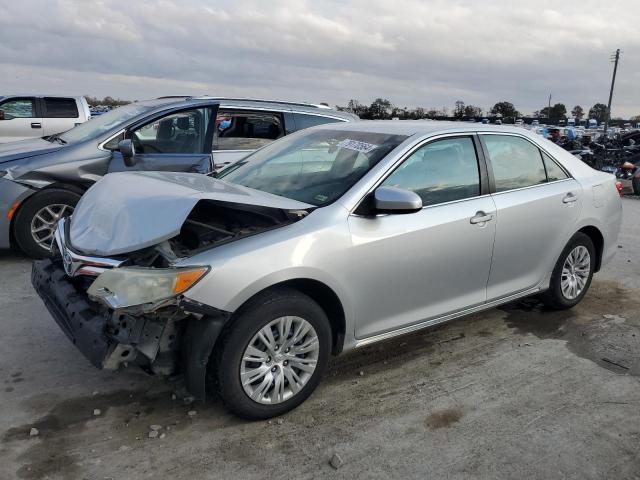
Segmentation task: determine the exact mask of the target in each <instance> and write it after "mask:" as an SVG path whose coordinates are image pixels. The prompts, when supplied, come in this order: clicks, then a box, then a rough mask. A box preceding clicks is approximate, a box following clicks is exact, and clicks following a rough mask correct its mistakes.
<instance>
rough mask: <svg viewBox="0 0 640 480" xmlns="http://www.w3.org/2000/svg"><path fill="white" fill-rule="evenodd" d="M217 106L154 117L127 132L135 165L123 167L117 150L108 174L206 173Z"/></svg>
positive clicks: (209, 165)
mask: <svg viewBox="0 0 640 480" xmlns="http://www.w3.org/2000/svg"><path fill="white" fill-rule="evenodd" d="M215 111H216V106H215V105H214V106H205V107H202V106H200V107H197V108H191V109H186V110H181V111H178V112H175V111H174V112H171V113H169V114H166V115H165V116H162V117H159V118H155V119H154V120H152V121H150V122H147V123H145V124H143V125H140V126H137V127H134V128H132V129H131V130H129V131H128V132H127V133H126V136H127V138H131V141H132V142H133V146H134V148H135V151H136V154H135V165H133V166H132V167H128V166H126V165H125V163H124V160H123V158H122V155H121V154H120V152H118V151H117V150H116V151H114V152H113V156H112V158H111V161H110V163H109V172H119V171H126V170H152V171H153V170H164V171H173V172H195V173H209V172H211V171H212V164H211V138H212V136H213V122H212V118H215V117H214V115H215Z"/></svg>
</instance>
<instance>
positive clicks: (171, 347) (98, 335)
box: [31, 259, 185, 375]
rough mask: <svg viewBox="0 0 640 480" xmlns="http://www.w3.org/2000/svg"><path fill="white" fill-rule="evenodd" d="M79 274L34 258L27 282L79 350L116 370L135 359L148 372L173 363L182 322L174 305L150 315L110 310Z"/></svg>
mask: <svg viewBox="0 0 640 480" xmlns="http://www.w3.org/2000/svg"><path fill="white" fill-rule="evenodd" d="M82 281H83V279H81V278H80V279H79V278H74V279H71V278H69V277H68V276H67V274H66V273H65V271H64V268H63V267H62V265H61V264H60V262H59V261H56V260H50V259H45V260H38V261H35V262H33V267H32V270H31V283H32V284H33V287H34V288H35V290H36V292H37V293H38V295H40V297H41V298H42V300H43V301H44V304H45V306H46V307H47V309H48V310H49V313H51V315H52V316H53V318H54V319H55V321H56V323H57V324H58V325H59V326H60V328H61V329H62V331H63V332H64V333H65V334H66V335H67V337H69V339H70V340H71V342H72V343H73V344H74V345H75V346H76V347H77V348H78V350H80V352H81V353H82V354H83V355H84V356H85V357H86V358H87V359H88V360H89V361H90V362H91V363H92V364H93V365H94V366H96V367H98V368H100V369H106V370H117V369H118V368H120V367H121V366H123V365H125V364H128V363H133V362H135V363H137V364H138V365H140V366H141V367H143V368H145V369H146V370H148V371H149V372H150V373H155V374H165V375H169V374H172V373H174V372H175V370H176V368H177V364H178V362H177V358H178V351H179V350H180V337H181V330H180V328H179V327H180V325H179V324H180V323H181V322H175V321H173V320H177V319H181V318H184V316H185V314H184V313H183V312H181V311H178V310H177V308H173V309H168V310H167V311H165V312H162V313H158V312H154V313H153V314H149V315H131V314H129V313H127V312H124V311H118V310H110V309H107V308H105V307H102V306H98V304H96V303H93V302H91V301H90V300H89V298H88V296H87V294H86V292H85V291H84V286H81V287H78V286H77V285H78V284H80V283H81V282H82Z"/></svg>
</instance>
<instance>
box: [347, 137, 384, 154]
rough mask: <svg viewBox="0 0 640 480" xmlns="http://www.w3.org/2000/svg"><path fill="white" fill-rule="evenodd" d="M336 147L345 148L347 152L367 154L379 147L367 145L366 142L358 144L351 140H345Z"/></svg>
mask: <svg viewBox="0 0 640 480" xmlns="http://www.w3.org/2000/svg"><path fill="white" fill-rule="evenodd" d="M338 147H340V148H347V149H349V150H355V151H356V152H362V153H369V152H371V151H373V150H375V149H376V148H378V147H379V145H374V144H373V143H367V142H359V141H358V140H351V139H349V138H345V139H344V140H342V141H341V142H340V143H338Z"/></svg>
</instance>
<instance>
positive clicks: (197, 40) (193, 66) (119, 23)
mask: <svg viewBox="0 0 640 480" xmlns="http://www.w3.org/2000/svg"><path fill="white" fill-rule="evenodd" d="M639 26H640V1H638V0H625V1H622V0H620V1H609V2H605V1H602V0H595V1H591V0H579V1H571V0H563V1H555V2H535V1H527V2H521V1H518V2H514V1H511V0H505V1H498V0H496V1H484V2H478V1H476V0H468V1H458V0H442V1H441V0H432V1H427V0H384V1H382V0H345V1H337V0H322V1H321V0H315V1H304V0H268V1H262V0H247V1H242V0H235V1H226V0H222V1H215V0H208V1H205V0H203V1H199V0H161V1H160V0H156V1H152V0H139V1H138V0H104V1H95V0H93V1H92V0H81V1H72V0H59V1H55V0H13V1H11V0H9V1H4V2H2V4H0V72H2V73H1V75H0V95H1V94H8V93H22V92H29V93H55V94H88V95H93V96H100V97H102V96H105V95H111V96H115V97H120V98H124V99H130V100H132V99H145V98H151V97H156V96H160V95H168V94H195V95H197V94H205V93H206V94H211V95H220V96H236V95H237V96H251V97H260V98H277V99H286V100H295V101H309V102H314V103H317V102H328V103H330V104H331V105H335V104H338V105H344V104H346V103H347V102H348V100H349V99H351V98H355V99H358V100H360V101H361V102H363V103H370V102H371V101H372V100H373V99H374V98H376V97H384V98H388V99H389V100H391V102H392V103H393V104H395V105H397V106H400V107H405V106H406V107H414V106H423V107H442V106H446V107H448V108H449V110H451V108H452V107H453V104H454V102H455V101H456V100H458V99H460V100H463V101H465V102H466V103H468V104H473V105H478V106H480V107H482V108H483V109H485V108H489V107H491V106H492V105H493V104H494V103H496V102H497V101H501V100H507V101H511V102H513V103H514V104H515V105H516V108H518V109H519V110H520V111H522V112H524V113H529V112H532V111H534V110H538V109H540V108H542V107H544V106H545V105H546V103H547V99H548V96H549V94H550V93H551V94H552V96H553V98H552V103H556V102H562V103H564V104H566V105H567V107H568V109H569V110H570V109H571V107H573V106H574V105H576V104H580V105H582V106H583V107H585V109H586V110H587V109H588V108H589V107H590V106H592V105H593V104H594V103H596V102H602V103H606V101H607V96H608V93H609V85H610V81H611V73H612V69H613V65H612V64H611V63H610V59H609V57H610V55H611V53H612V52H613V51H614V50H615V49H616V48H621V49H622V50H623V54H622V60H621V63H620V67H619V69H618V80H617V84H616V91H615V95H614V101H613V108H612V110H613V116H624V117H628V116H631V115H640V33H639V28H640V27H639Z"/></svg>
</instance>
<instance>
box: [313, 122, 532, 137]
mask: <svg viewBox="0 0 640 480" xmlns="http://www.w3.org/2000/svg"><path fill="white" fill-rule="evenodd" d="M315 128H324V129H328V130H332V129H340V130H349V131H357V132H372V133H387V134H389V135H406V136H412V135H428V134H439V133H451V132H460V133H467V132H504V133H519V134H525V135H527V134H528V133H529V131H528V130H526V129H523V128H522V127H516V126H509V125H489V124H483V123H480V122H477V123H468V122H446V121H440V120H360V121H357V122H350V123H346V124H337V123H330V124H327V125H322V126H319V127H315Z"/></svg>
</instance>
